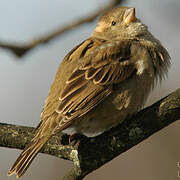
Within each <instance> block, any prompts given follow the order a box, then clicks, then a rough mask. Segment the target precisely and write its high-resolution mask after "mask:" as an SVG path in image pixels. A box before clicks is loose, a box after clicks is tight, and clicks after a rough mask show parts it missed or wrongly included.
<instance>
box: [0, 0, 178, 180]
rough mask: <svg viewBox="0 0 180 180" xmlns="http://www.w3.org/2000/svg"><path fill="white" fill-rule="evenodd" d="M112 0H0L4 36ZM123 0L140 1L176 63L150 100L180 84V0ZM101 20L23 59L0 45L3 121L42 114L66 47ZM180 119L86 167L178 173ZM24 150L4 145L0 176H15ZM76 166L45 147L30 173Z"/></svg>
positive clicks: (27, 36)
mask: <svg viewBox="0 0 180 180" xmlns="http://www.w3.org/2000/svg"><path fill="white" fill-rule="evenodd" d="M107 2H109V1H108V0H98V1H97V0H86V1H84V0H76V1H70V0H61V1H60V0H53V1H48V0H38V1H36V0H31V1H24V0H18V1H17V0H16V1H12V0H11V1H10V0H6V1H5V0H4V1H3V0H0V40H3V41H7V42H18V43H26V42H29V41H30V40H32V39H34V38H36V37H39V36H42V35H45V34H46V33H48V32H50V31H51V30H53V29H55V28H57V27H58V26H59V25H62V26H63V25H65V24H66V23H67V22H69V21H72V20H74V19H76V18H78V17H82V16H84V15H88V14H89V13H91V12H93V11H94V10H96V9H98V8H99V7H101V6H102V5H103V4H104V3H107ZM124 5H127V6H130V7H136V14H137V17H138V18H140V19H141V20H142V21H143V22H144V23H145V24H147V25H148V27H149V29H150V31H151V32H152V33H153V34H154V35H155V36H156V37H157V38H158V39H160V40H161V42H162V44H163V45H164V46H165V47H166V48H167V49H168V51H169V53H170V55H171V58H172V66H171V69H170V72H169V77H168V79H166V80H164V81H163V82H162V83H161V87H160V86H157V87H156V88H155V90H154V91H153V92H152V93H151V95H150V97H149V99H148V102H147V104H146V105H149V104H151V103H153V102H155V101H156V100H159V99H161V98H162V97H164V96H166V95H167V94H169V93H170V92H172V91H173V90H175V89H177V88H178V87H179V85H180V75H179V74H180V73H179V71H180V59H179V57H180V45H179V42H180V35H179V34H180V1H179V0H151V1H144V0H127V3H125V4H124ZM95 25H96V22H94V23H92V24H87V25H83V26H81V27H80V28H77V29H76V30H74V31H71V32H69V33H66V34H64V35H63V36H61V37H59V38H57V39H55V40H53V41H51V42H50V43H48V44H47V45H41V46H38V47H37V48H35V49H34V50H33V51H31V52H29V53H28V54H26V55H25V56H24V57H23V59H18V58H17V57H15V56H14V55H13V54H12V53H11V52H9V51H5V50H2V49H0V121H1V122H5V123H11V124H18V125H26V126H37V124H38V123H39V120H40V119H39V114H40V112H41V109H42V107H43V104H44V101H45V99H46V96H47V94H48V89H49V87H50V85H51V83H52V80H53V78H54V75H55V73H56V71H57V68H58V65H59V64H60V62H61V60H62V59H63V57H64V56H65V54H66V53H68V51H69V50H70V49H71V48H73V47H74V46H75V45H77V44H78V43H80V42H81V41H82V40H84V39H85V38H87V37H89V36H90V34H91V33H92V31H93V29H94V27H95ZM179 129H180V122H176V123H174V124H172V125H170V126H169V127H167V128H165V129H164V130H162V131H160V132H159V133H156V134H155V135H153V136H152V137H150V138H149V139H148V140H146V141H144V142H143V143H141V144H139V145H137V146H136V147H134V148H132V149H131V150H129V151H127V152H125V153H124V154H122V155H121V156H119V157H118V158H116V159H114V160H113V161H111V162H109V163H107V164H106V165H105V166H103V167H102V168H100V169H98V170H96V171H95V172H93V173H92V174H90V175H88V176H87V177H86V178H85V179H86V180H94V179H104V180H109V179H113V180H114V179H125V180H131V179H134V180H136V179H146V180H152V179H153V180H170V179H172V180H175V179H179V178H178V170H179V171H180V168H178V166H177V163H178V162H179V161H180V141H179V136H180V135H179V132H180V130H179ZM19 153H20V150H16V149H14V150H12V149H8V148H0V180H7V179H8V180H12V179H15V176H12V177H7V176H6V174H7V171H8V169H9V168H10V166H11V165H12V163H13V162H14V160H15V159H16V157H17V156H18V154H19ZM71 166H72V164H71V162H69V161H65V160H62V159H58V158H56V157H52V156H49V155H44V154H39V155H38V156H37V158H36V159H35V160H34V162H33V163H32V166H31V167H30V168H29V170H28V172H27V173H26V175H25V176H24V177H23V179H24V180H32V179H39V180H40V179H43V180H49V179H53V180H59V179H60V178H61V177H62V176H63V175H64V173H65V172H66V171H67V170H68V169H69V168H70V167H71Z"/></svg>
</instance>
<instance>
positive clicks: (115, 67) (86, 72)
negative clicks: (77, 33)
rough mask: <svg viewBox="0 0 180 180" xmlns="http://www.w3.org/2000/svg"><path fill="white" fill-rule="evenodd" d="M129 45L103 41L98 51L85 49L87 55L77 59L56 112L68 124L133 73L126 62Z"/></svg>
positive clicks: (96, 49) (132, 68)
mask: <svg viewBox="0 0 180 180" xmlns="http://www.w3.org/2000/svg"><path fill="white" fill-rule="evenodd" d="M126 48H130V44H129V43H128V42H119V41H115V42H107V43H105V42H102V44H101V45H99V46H97V48H95V49H94V48H93V50H92V51H90V50H91V48H89V49H88V51H89V53H88V55H87V54H86V53H84V55H85V56H84V57H81V58H80V60H79V63H80V65H79V66H78V67H77V68H76V70H75V71H74V72H72V75H71V76H70V77H69V79H68V80H67V82H66V86H65V87H64V90H63V91H62V93H61V95H60V98H59V99H60V102H59V105H58V107H57V112H58V113H60V114H63V115H64V116H65V117H66V118H67V121H68V119H73V118H75V117H77V116H82V115H83V114H85V113H87V112H88V111H89V110H91V109H92V108H93V107H95V106H96V105H97V104H99V103H100V102H101V101H102V100H103V99H105V98H106V97H107V96H109V95H110V94H111V92H112V84H114V83H119V82H121V81H123V80H125V79H126V78H128V77H129V76H130V75H131V74H132V73H133V71H134V70H135V69H134V67H133V66H132V65H130V63H121V60H122V59H123V60H126V61H128V58H129V57H130V54H128V53H127V52H130V51H129V50H128V51H127V49H126Z"/></svg>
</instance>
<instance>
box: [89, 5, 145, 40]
mask: <svg viewBox="0 0 180 180" xmlns="http://www.w3.org/2000/svg"><path fill="white" fill-rule="evenodd" d="M147 32H148V31H147V26H145V25H144V24H143V23H141V22H140V20H138V19H137V18H136V15H135V8H128V7H118V8H115V9H112V10H111V11H109V12H107V13H105V14H104V15H103V16H102V17H101V18H100V19H99V22H98V24H97V26H96V28H95V30H94V32H93V34H92V36H94V37H97V38H101V39H105V40H110V39H126V38H128V39H133V38H135V37H137V36H141V35H143V34H145V33H147Z"/></svg>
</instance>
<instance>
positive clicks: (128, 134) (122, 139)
mask: <svg viewBox="0 0 180 180" xmlns="http://www.w3.org/2000/svg"><path fill="white" fill-rule="evenodd" d="M178 119H180V89H178V90H176V91H174V92H173V93H171V94H170V95H169V96H167V97H165V98H163V99H161V100H160V101H158V102H156V103H155V104H153V105H151V106H149V107H147V108H145V109H143V110H141V111H140V112H138V113H137V114H136V115H135V116H133V117H132V118H130V119H127V120H126V121H124V122H123V123H121V124H120V125H118V126H117V127H115V128H112V129H111V130H110V131H108V132H105V133H103V134H102V135H100V136H97V137H94V138H86V137H84V136H83V137H81V138H80V139H79V140H78V141H77V143H76V144H75V145H68V136H67V135H63V134H61V133H60V134H58V135H56V136H53V137H52V138H51V139H50V140H49V141H48V142H47V144H46V145H45V146H44V148H43V149H42V150H41V152H43V153H46V154H50V155H53V156H56V157H60V158H64V159H68V160H71V161H73V162H74V167H73V169H72V170H71V171H70V172H68V173H67V174H66V175H65V176H64V178H63V180H81V179H83V178H84V177H85V176H86V175H87V174H89V173H91V172H92V171H94V170H95V169H97V168H99V167H101V166H102V165H104V164H105V163H107V162H108V161H110V160H112V159H113V158H115V157H116V156H118V155H119V154H121V153H123V152H124V151H127V150H128V149H130V148H131V147H133V146H134V145H136V144H138V143H140V142H142V141H143V140H145V139H146V138H148V137H149V136H151V135H153V134H154V133H155V132H158V131H159V130H161V129H162V128H164V127H166V126H168V125H169V124H171V123H173V122H174V121H176V120H178ZM35 131H36V130H35V128H32V127H23V126H16V125H9V124H2V123H0V146H2V147H9V148H18V149H24V147H25V145H27V143H29V142H30V140H31V139H32V137H33V135H34V133H35Z"/></svg>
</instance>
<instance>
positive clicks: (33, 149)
mask: <svg viewBox="0 0 180 180" xmlns="http://www.w3.org/2000/svg"><path fill="white" fill-rule="evenodd" d="M49 138H50V136H43V137H41V138H36V139H33V141H32V142H31V143H30V144H29V145H28V146H27V147H26V148H25V149H24V151H23V152H22V153H21V154H20V156H19V157H18V159H17V160H16V161H15V163H14V165H13V166H12V168H11V169H10V170H9V172H8V176H11V175H12V174H16V175H17V178H20V177H21V176H23V175H24V173H25V172H26V170H27V169H28V167H29V166H30V164H31V162H32V160H33V159H34V158H35V157H36V155H37V153H38V152H39V151H40V149H41V148H42V147H43V145H44V144H45V143H46V142H47V140H48V139H49Z"/></svg>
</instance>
